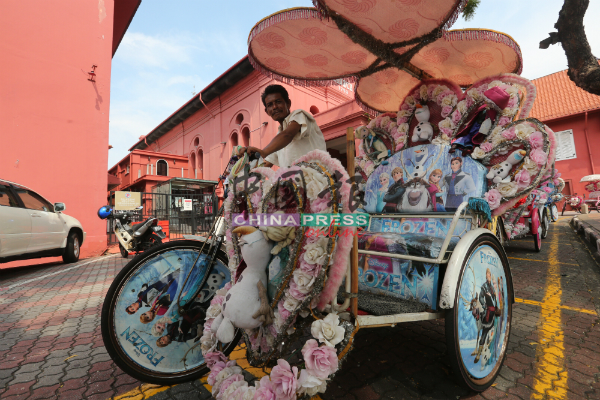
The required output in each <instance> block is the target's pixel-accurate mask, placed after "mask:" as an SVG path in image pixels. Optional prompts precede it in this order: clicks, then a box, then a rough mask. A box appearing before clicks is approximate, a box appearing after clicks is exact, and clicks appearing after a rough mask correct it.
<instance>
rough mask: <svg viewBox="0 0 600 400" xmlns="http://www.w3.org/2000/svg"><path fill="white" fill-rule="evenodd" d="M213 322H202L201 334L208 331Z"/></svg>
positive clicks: (208, 320) (210, 319) (209, 320)
mask: <svg viewBox="0 0 600 400" xmlns="http://www.w3.org/2000/svg"><path fill="white" fill-rule="evenodd" d="M213 321H214V319H213V318H207V319H206V321H205V322H204V328H203V329H202V332H208V331H210V328H211V326H212V323H213Z"/></svg>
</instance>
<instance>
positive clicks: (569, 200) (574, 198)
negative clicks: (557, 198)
mask: <svg viewBox="0 0 600 400" xmlns="http://www.w3.org/2000/svg"><path fill="white" fill-rule="evenodd" d="M584 197H585V195H583V197H582V196H579V195H577V193H575V194H572V195H564V196H563V198H564V200H565V202H564V203H563V207H562V212H561V215H565V211H566V210H567V206H570V207H571V208H572V209H573V211H575V212H579V213H580V212H581V206H582V205H583V204H584Z"/></svg>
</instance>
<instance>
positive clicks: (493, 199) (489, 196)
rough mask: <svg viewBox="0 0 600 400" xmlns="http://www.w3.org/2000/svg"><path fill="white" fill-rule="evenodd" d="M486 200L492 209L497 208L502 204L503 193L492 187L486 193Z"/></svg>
mask: <svg viewBox="0 0 600 400" xmlns="http://www.w3.org/2000/svg"><path fill="white" fill-rule="evenodd" d="M484 198H485V200H486V201H487V202H488V204H489V205H490V209H491V210H495V209H496V208H498V207H499V206H500V200H501V199H502V195H500V192H499V191H497V190H496V189H491V190H490V191H489V192H487V193H486V194H485V195H484Z"/></svg>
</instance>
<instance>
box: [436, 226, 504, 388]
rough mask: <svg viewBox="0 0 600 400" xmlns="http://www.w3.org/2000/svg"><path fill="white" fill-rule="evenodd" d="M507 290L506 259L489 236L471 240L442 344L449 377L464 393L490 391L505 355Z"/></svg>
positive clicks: (447, 316) (447, 317)
mask: <svg viewBox="0 0 600 400" xmlns="http://www.w3.org/2000/svg"><path fill="white" fill-rule="evenodd" d="M512 302H513V286H512V277H511V274H510V269H509V265H508V259H507V258H506V254H505V253H504V250H503V249H502V247H501V246H500V243H499V242H498V240H497V239H496V238H495V237H494V236H493V235H491V234H484V235H481V236H480V237H479V238H477V239H476V240H475V241H474V242H473V244H472V245H471V247H470V248H469V251H468V253H467V255H466V257H465V260H464V263H463V266H462V269H461V272H460V275H459V282H458V285H457V289H456V296H455V299H454V307H453V308H452V309H450V310H448V311H447V312H446V343H447V346H448V354H449V356H450V363H451V364H452V369H453V370H454V374H455V375H456V377H457V378H458V380H459V381H460V383H461V384H462V385H463V386H465V387H467V388H468V389H470V390H473V391H476V392H482V391H484V390H486V389H487V388H488V387H490V386H491V385H492V384H493V383H494V380H495V379H496V377H497V376H498V373H499V372H500V368H501V366H502V363H503V361H504V357H505V356H506V349H507V345H508V338H509V335H510V328H511V322H512Z"/></svg>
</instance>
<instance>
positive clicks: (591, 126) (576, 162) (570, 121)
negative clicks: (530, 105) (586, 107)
mask: <svg viewBox="0 0 600 400" xmlns="http://www.w3.org/2000/svg"><path fill="white" fill-rule="evenodd" d="M544 123H545V124H546V125H548V126H549V127H550V128H551V129H552V130H553V131H554V132H558V131H565V130H568V129H572V130H573V139H574V142H575V152H576V155H577V158H574V159H572V160H563V161H557V162H556V164H555V166H556V169H558V171H559V172H560V173H561V174H562V176H561V178H563V179H565V181H567V182H569V183H570V186H571V193H572V194H574V193H577V194H578V195H582V194H584V193H585V195H586V198H587V195H588V192H587V191H586V190H585V188H584V186H585V185H584V184H583V183H579V181H580V180H581V178H582V177H584V176H586V175H592V173H596V174H600V110H596V111H592V112H589V113H588V118H587V137H588V140H589V147H588V143H587V141H586V137H585V127H586V124H585V113H581V114H576V115H573V116H570V117H566V118H561V119H557V120H552V121H544ZM589 149H591V160H590V154H589V151H588V150H589ZM592 163H593V165H594V170H592ZM592 171H594V172H592Z"/></svg>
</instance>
